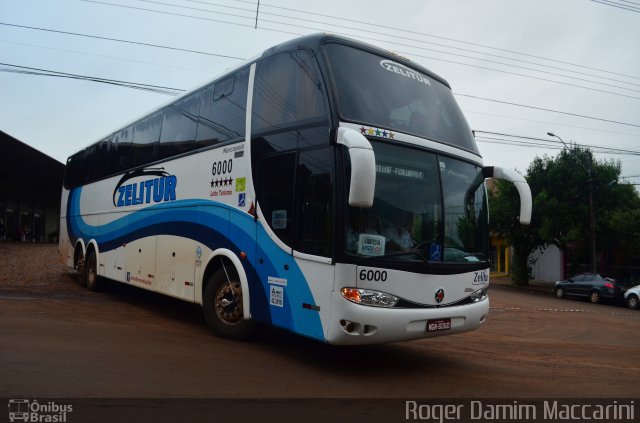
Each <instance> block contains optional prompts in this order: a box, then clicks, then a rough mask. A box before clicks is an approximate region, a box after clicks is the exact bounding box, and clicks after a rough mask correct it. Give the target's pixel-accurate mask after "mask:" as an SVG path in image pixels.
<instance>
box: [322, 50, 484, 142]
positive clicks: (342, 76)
mask: <svg viewBox="0 0 640 423" xmlns="http://www.w3.org/2000/svg"><path fill="white" fill-rule="evenodd" d="M325 50H326V52H327V56H328V59H329V64H330V66H331V70H332V74H333V78H334V84H335V88H336V93H337V97H338V112H339V114H340V116H341V118H342V119H344V120H346V121H351V122H358V123H365V124H370V125H373V126H376V127H379V128H385V129H392V130H395V131H398V132H403V133H407V134H413V135H417V136H419V137H422V138H428V139H431V140H434V141H438V142H442V143H445V144H449V145H452V146H455V147H458V148H463V149H465V150H467V151H471V152H473V153H476V154H478V148H477V146H476V143H475V140H474V139H473V135H472V133H471V130H470V129H469V126H468V125H467V122H466V120H465V118H464V116H463V115H462V112H461V111H460V109H459V107H458V105H457V104H456V102H455V100H454V98H453V95H452V94H451V90H450V89H449V88H448V87H447V86H446V85H444V84H443V83H441V82H439V81H438V80H436V79H434V78H431V77H429V76H427V75H425V74H424V73H422V72H419V71H416V70H413V69H411V68H409V67H407V66H405V65H402V64H400V63H397V62H395V61H393V60H390V59H389V58H387V57H383V56H379V55H377V54H373V53H370V52H367V51H363V50H359V49H356V48H353V47H349V46H346V45H342V44H336V43H330V44H327V45H326V46H325Z"/></svg>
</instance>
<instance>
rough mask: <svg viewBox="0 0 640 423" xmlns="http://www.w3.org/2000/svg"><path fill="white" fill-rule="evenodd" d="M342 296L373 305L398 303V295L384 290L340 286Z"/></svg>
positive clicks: (388, 305) (354, 301) (385, 305)
mask: <svg viewBox="0 0 640 423" xmlns="http://www.w3.org/2000/svg"><path fill="white" fill-rule="evenodd" d="M340 293H341V294H342V296H343V297H344V298H345V299H347V300H349V301H351V302H352V303H356V304H362V305H368V306H373V307H385V308H389V307H394V306H395V305H396V304H398V297H396V296H395V295H391V294H387V293H386V292H380V291H372V290H370V289H358V288H342V289H341V290H340Z"/></svg>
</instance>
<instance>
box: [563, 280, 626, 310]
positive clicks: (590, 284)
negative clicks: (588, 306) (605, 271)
mask: <svg viewBox="0 0 640 423" xmlns="http://www.w3.org/2000/svg"><path fill="white" fill-rule="evenodd" d="M625 289H626V288H625V286H624V285H623V284H622V283H620V282H619V281H617V280H616V279H613V278H608V277H605V276H601V275H599V274H597V273H580V274H577V275H575V276H572V277H570V278H569V279H565V280H563V281H558V282H556V287H555V292H556V297H558V298H564V297H578V298H585V299H588V300H589V301H591V302H592V303H594V304H597V303H599V302H602V301H603V300H608V301H612V302H622V300H623V296H624V292H625Z"/></svg>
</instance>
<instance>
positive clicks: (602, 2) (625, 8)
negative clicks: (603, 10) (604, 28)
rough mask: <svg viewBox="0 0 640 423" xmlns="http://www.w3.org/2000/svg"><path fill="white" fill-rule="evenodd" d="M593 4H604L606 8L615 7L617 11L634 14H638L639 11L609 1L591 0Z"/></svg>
mask: <svg viewBox="0 0 640 423" xmlns="http://www.w3.org/2000/svg"><path fill="white" fill-rule="evenodd" d="M591 1H592V2H594V3H600V4H604V5H606V6H611V7H617V8H618V9H624V10H628V11H630V12H636V13H640V9H638V8H634V7H633V6H627V5H624V4H621V3H614V2H611V1H606V0H591Z"/></svg>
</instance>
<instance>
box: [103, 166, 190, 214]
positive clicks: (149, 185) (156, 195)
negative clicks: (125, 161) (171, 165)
mask: <svg viewBox="0 0 640 423" xmlns="http://www.w3.org/2000/svg"><path fill="white" fill-rule="evenodd" d="M147 175H153V176H158V178H153V179H147V180H146V181H142V182H137V183H134V184H126V185H123V184H124V183H125V182H126V181H128V180H129V179H133V178H139V177H141V176H147ZM177 183H178V178H176V176H175V175H170V174H169V173H168V172H166V171H165V170H164V168H163V167H159V168H148V169H136V170H133V171H130V172H127V173H125V174H124V175H123V176H122V178H120V180H119V181H118V184H117V185H116V187H115V189H114V190H113V205H114V206H116V207H125V206H135V205H138V204H149V203H151V202H154V203H159V202H161V201H174V200H175V199H176V185H177ZM116 194H117V199H116Z"/></svg>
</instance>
